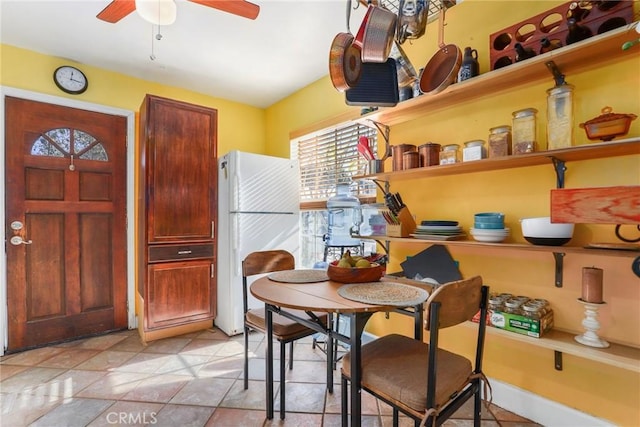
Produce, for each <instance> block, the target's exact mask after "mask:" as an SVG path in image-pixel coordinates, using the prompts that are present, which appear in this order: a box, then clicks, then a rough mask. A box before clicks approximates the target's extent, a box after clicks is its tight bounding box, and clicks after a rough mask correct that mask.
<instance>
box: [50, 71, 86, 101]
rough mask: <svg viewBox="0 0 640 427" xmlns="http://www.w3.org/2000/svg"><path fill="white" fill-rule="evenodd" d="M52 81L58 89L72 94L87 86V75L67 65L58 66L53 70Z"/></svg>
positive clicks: (83, 89)
mask: <svg viewBox="0 0 640 427" xmlns="http://www.w3.org/2000/svg"><path fill="white" fill-rule="evenodd" d="M53 81H54V82H55V83H56V86H58V88H60V90H62V91H64V92H67V93H70V94H73V95H78V94H80V93H83V92H84V91H85V90H87V87H88V86H89V81H88V80H87V76H85V75H84V73H83V72H82V71H80V70H78V69H77V68H75V67H72V66H69V65H63V66H62V67H58V68H57V69H56V70H55V71H54V72H53Z"/></svg>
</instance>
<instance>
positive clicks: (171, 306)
mask: <svg viewBox="0 0 640 427" xmlns="http://www.w3.org/2000/svg"><path fill="white" fill-rule="evenodd" d="M139 129H140V138H139V160H140V163H139V171H140V174H139V177H138V184H139V188H138V216H137V217H138V242H137V247H138V251H137V253H138V266H137V267H138V269H137V270H138V296H137V303H138V304H137V307H136V309H137V313H138V320H139V322H138V323H139V325H138V328H139V330H140V333H141V336H142V338H143V339H144V340H145V341H151V340H154V339H158V338H164V337H167V336H172V335H177V334H182V333H186V332H191V331H194V330H199V329H206V328H210V327H211V326H212V325H213V319H214V318H215V314H216V313H215V310H216V301H215V297H216V271H215V265H216V247H217V245H216V229H215V220H216V217H217V205H218V203H217V187H218V186H217V177H218V174H217V150H216V145H217V137H216V135H217V132H216V131H217V110H215V109H211V108H205V107H201V106H197V105H192V104H187V103H184V102H178V101H174V100H170V99H165V98H161V97H157V96H152V95H147V96H146V97H145V99H144V101H143V103H142V105H141V107H140V126H139Z"/></svg>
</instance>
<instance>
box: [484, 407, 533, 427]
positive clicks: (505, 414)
mask: <svg viewBox="0 0 640 427" xmlns="http://www.w3.org/2000/svg"><path fill="white" fill-rule="evenodd" d="M489 408H490V409H489V410H490V412H491V413H492V414H493V416H494V417H495V419H496V420H498V421H500V422H501V424H502V421H509V422H516V423H517V422H524V423H531V420H528V419H527V418H524V417H521V416H520V415H517V414H514V413H513V412H509V411H507V410H505V409H502V408H501V407H499V406H496V405H494V404H491V406H490V407H489Z"/></svg>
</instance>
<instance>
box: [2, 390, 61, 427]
mask: <svg viewBox="0 0 640 427" xmlns="http://www.w3.org/2000/svg"><path fill="white" fill-rule="evenodd" d="M62 400H63V399H62V398H59V397H50V396H43V395H33V394H29V393H11V394H5V393H2V394H1V395H0V420H1V421H2V425H3V426H11V427H22V426H28V425H29V424H31V423H32V422H33V421H35V420H37V419H38V418H40V417H41V416H43V415H45V414H46V413H48V412H49V411H51V410H52V409H53V408H55V407H56V406H58V405H59V404H60V403H62Z"/></svg>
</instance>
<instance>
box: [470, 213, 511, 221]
mask: <svg viewBox="0 0 640 427" xmlns="http://www.w3.org/2000/svg"><path fill="white" fill-rule="evenodd" d="M473 219H474V220H475V222H476V223H483V224H496V223H500V224H504V214H503V213H499V212H483V213H477V214H475V215H474V216H473Z"/></svg>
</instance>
